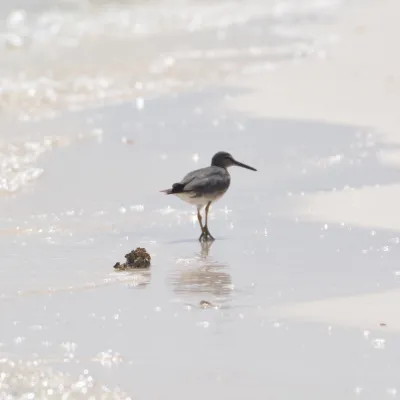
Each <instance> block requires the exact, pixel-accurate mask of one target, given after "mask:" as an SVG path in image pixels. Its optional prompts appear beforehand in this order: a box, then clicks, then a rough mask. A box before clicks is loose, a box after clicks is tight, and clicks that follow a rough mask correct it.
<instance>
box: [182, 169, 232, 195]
mask: <svg viewBox="0 0 400 400" xmlns="http://www.w3.org/2000/svg"><path fill="white" fill-rule="evenodd" d="M180 183H181V184H182V185H184V186H183V188H182V191H183V192H186V193H193V195H194V196H199V195H207V194H215V193H218V192H224V191H225V190H226V189H227V188H228V187H229V183H230V177H229V174H228V173H227V172H226V171H225V170H224V169H222V168H218V167H215V168H213V167H208V168H202V169H200V170H197V171H193V172H190V173H189V174H187V175H186V176H185V177H184V178H183V180H182V181H181V182H180Z"/></svg>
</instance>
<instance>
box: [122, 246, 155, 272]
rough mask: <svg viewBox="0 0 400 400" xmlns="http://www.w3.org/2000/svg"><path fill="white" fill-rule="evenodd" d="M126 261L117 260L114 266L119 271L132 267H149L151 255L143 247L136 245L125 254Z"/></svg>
mask: <svg viewBox="0 0 400 400" xmlns="http://www.w3.org/2000/svg"><path fill="white" fill-rule="evenodd" d="M125 258H126V262H125V263H123V264H121V263H119V262H117V263H116V264H115V265H114V268H115V269H116V270H119V271H124V270H127V269H133V268H135V269H136V268H149V267H150V262H151V256H150V254H149V253H148V252H147V251H146V249H145V248H143V247H138V248H137V249H136V250H132V251H131V252H130V253H128V254H126V255H125Z"/></svg>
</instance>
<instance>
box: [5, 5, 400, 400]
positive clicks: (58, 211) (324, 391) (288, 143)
mask: <svg viewBox="0 0 400 400" xmlns="http://www.w3.org/2000/svg"><path fill="white" fill-rule="evenodd" d="M393 4H394V3H391V2H387V3H386V7H390V6H391V7H395V5H393ZM365 7H367V6H365ZM371 7H372V6H371ZM366 9H367V10H369V8H366ZM348 12H349V13H350V14H349V15H351V12H353V10H350V11H348ZM366 15H370V14H368V13H366ZM349 20H350V17H349ZM340 23H343V24H344V22H343V21H342V22H340V21H339V22H337V24H338V26H337V28H336V29H337V30H338V32H339V33H343V35H344V38H343V41H345V40H347V39H348V40H351V38H349V37H347V36H346V30H343V31H342V32H341V31H340V30H341V29H342V27H341V25H340ZM371 29H372V28H371ZM371 35H372V33H371ZM346 43H347V42H346ZM341 48H343V47H341V46H340V44H337V45H336V46H335V47H334V49H332V50H330V51H332V53H330V54H336V57H337V60H342V58H340V57H344V55H340V51H341V50H340V49H341ZM335 52H336V53H335ZM344 54H345V55H346V57H345V58H346V60H348V58H347V56H348V54H346V53H344ZM268 61H271V60H268ZM356 61H357V60H356V59H353V63H356ZM201 62H204V59H202V61H201ZM348 62H350V61H348ZM303 63H304V64H307V65H308V67H307V68H308V71H310V72H309V74H312V76H313V77H314V84H315V87H319V85H320V84H321V83H322V82H324V80H325V75H323V71H325V70H324V66H325V67H326V68H328V69H330V68H331V67H330V66H331V65H332V64H331V62H330V61H326V62H324V63H322V64H320V63H321V61H316V60H315V59H313V58H312V57H311V59H309V60H306V61H304V62H303ZM239 64H240V65H241V63H239ZM255 64H257V63H255ZM304 64H303V65H304ZM218 65H220V64H218ZM203 67H204V66H203ZM235 68H237V65H236V66H235ZM235 68H234V69H233V72H232V74H234V73H235V71H236V69H235ZM290 68H291V69H289V66H286V64H285V63H283V65H281V66H280V68H277V69H276V70H275V71H274V72H271V71H270V70H269V69H268V68H267V71H264V70H262V71H259V72H257V74H255V75H251V76H250V77H249V76H247V75H246V74H244V75H240V76H237V79H236V80H232V81H229V80H227V81H224V82H223V84H220V85H216V84H215V82H211V83H210V84H209V85H199V86H201V87H199V88H192V89H189V90H187V89H185V90H182V89H180V90H177V91H173V93H164V94H159V95H154V96H152V97H149V98H147V97H145V99H144V106H143V107H138V103H137V100H136V99H132V100H130V101H121V102H119V103H118V104H106V105H104V106H94V107H91V108H89V107H87V108H86V109H84V110H80V111H65V110H63V111H62V112H61V113H59V115H57V116H55V117H54V118H53V119H49V120H38V121H36V122H34V121H30V122H29V123H24V122H16V121H15V120H13V119H6V118H4V119H2V121H1V124H2V126H3V127H7V132H8V134H10V135H11V136H12V137H14V138H15V137H18V138H20V139H21V142H22V143H26V142H24V141H23V139H22V138H24V137H29V140H31V141H33V140H34V141H35V142H34V143H36V147H34V148H33V150H32V146H31V147H29V146H28V147H26V145H23V146H22V147H23V150H24V151H26V152H27V154H28V155H29V156H32V157H33V158H32V159H31V158H30V157H28V159H27V160H26V163H25V164H23V166H24V167H23V171H25V172H26V171H28V170H29V168H34V169H38V170H40V171H42V173H41V174H40V177H37V179H33V180H32V182H31V183H30V184H23V185H21V189H20V190H18V191H16V192H15V193H9V192H5V193H3V195H2V197H1V198H0V200H1V209H0V220H1V223H2V224H1V231H0V248H1V253H2V255H3V259H2V263H1V264H0V275H1V277H2V279H0V293H1V297H0V315H1V319H0V331H1V335H0V362H1V363H2V364H1V370H2V372H5V376H4V379H3V383H0V385H3V386H0V398H1V396H3V393H5V394H4V396H6V395H9V394H11V393H16V394H15V395H14V396H15V398H18V396H22V394H23V393H25V395H26V396H28V397H25V398H33V397H29V393H31V392H32V393H36V396H39V392H38V390H39V387H42V389H43V387H44V382H47V384H48V385H53V386H54V387H55V389H54V390H59V393H57V394H54V393H53V392H52V394H53V395H54V396H53V398H54V397H55V398H61V396H62V395H63V394H65V393H67V392H69V391H71V390H74V391H75V394H73V395H70V396H71V397H70V398H89V396H90V395H93V396H96V398H100V396H101V395H105V393H106V392H107V390H106V389H105V386H106V387H108V388H118V387H119V388H121V390H122V391H123V392H124V393H126V394H124V393H120V392H119V391H118V389H113V392H112V393H108V396H109V398H113V399H115V398H127V397H128V396H129V397H130V398H132V399H134V398H138V399H165V398H169V397H174V398H176V399H183V398H188V397H190V398H191V399H203V398H205V397H207V398H210V399H217V398H220V399H223V398H233V399H247V398H251V399H253V398H254V399H259V398H260V399H264V398H275V399H292V398H299V399H321V398H323V399H332V400H333V399H335V400H336V399H338V398H340V399H352V398H354V397H357V396H358V395H360V396H362V397H363V398H367V399H384V398H391V397H393V396H396V394H397V390H398V389H399V387H398V374H397V368H396V366H397V364H398V353H397V352H398V351H399V349H398V344H397V338H398V329H399V326H398V323H397V322H396V314H395V309H394V310H393V308H395V307H394V306H393V303H394V302H395V301H396V299H397V298H398V296H399V295H398V279H399V274H398V246H399V240H398V226H397V225H396V219H395V218H389V217H387V213H384V212H382V217H380V216H379V214H377V213H373V212H371V211H370V210H371V208H368V209H366V208H364V207H363V206H365V205H368V201H371V197H372V198H375V199H376V202H374V205H376V204H377V203H378V204H380V203H379V201H380V200H379V196H380V193H382V190H386V189H385V188H386V187H396V185H397V182H398V178H397V165H396V163H384V162H382V159H381V157H380V155H381V154H382V152H383V151H386V150H387V149H388V148H389V145H388V142H387V141H385V140H382V139H381V136H378V132H379V133H380V132H381V131H382V130H383V129H384V127H383V125H382V126H378V125H376V124H373V123H372V121H371V120H368V118H367V117H366V118H365V120H362V119H361V118H360V119H357V120H356V119H355V120H352V121H350V120H348V119H346V118H344V117H343V118H340V115H343V114H341V113H340V110H338V111H337V115H333V112H332V111H331V110H332V108H330V107H327V109H326V113H325V114H324V113H323V110H320V113H318V114H317V113H316V115H311V114H310V113H308V112H307V110H308V109H307V108H306V106H305V105H304V104H309V106H308V107H309V109H310V110H311V109H313V108H312V106H311V104H314V105H317V104H318V103H319V101H321V100H320V99H321V98H324V96H325V94H324V96H322V95H320V94H318V92H317V91H315V92H313V91H309V92H307V96H305V95H304V93H305V89H306V88H304V87H301V88H296V90H295V89H293V92H291V91H290V90H289V89H287V90H288V92H290V93H291V96H285V98H284V100H285V101H284V104H283V103H281V104H280V105H276V108H273V104H276V97H273V96H272V94H274V95H275V94H276V92H277V91H278V88H288V87H289V86H290V85H291V83H290V82H295V81H296V82H297V79H296V77H297V78H299V77H301V74H302V68H305V67H302V65H300V66H296V65H295V66H293V65H290ZM319 69H320V70H319ZM316 70H318V71H319V74H317V73H315V74H313V72H315V71H316ZM281 71H286V72H281ZM345 71H347V70H346V69H345ZM341 73H343V71H341V72H338V74H337V75H335V76H337V82H336V83H337V87H338V88H341V86H340V85H339V83H338V82H341V81H343V82H345V80H344V78H343V75H340V74H341ZM271 74H272V75H271ZM350 74H351V70H350ZM178 75H179V74H178ZM270 76H274V78H271V80H269V77H270ZM346 77H347V78H348V76H346ZM285 79H286V83H284V80H285ZM274 85H275V86H274ZM299 85H300V84H299ZM292 87H295V86H292ZM274 88H275V90H274ZM282 90H283V89H282ZM338 90H339V89H338ZM342 90H344V87H343V88H342ZM300 93H303V95H304V96H305V97H307V99H308V101H309V103H304V102H300V101H298V100H299V99H298V98H297V97H296V94H298V95H299V96H300ZM313 96H314V97H313ZM326 96H328V94H326ZM330 96H333V94H332V93H330ZM353 100H354V101H355V102H356V100H357V99H356V98H355V97H353ZM282 101H283V100H282ZM349 101H351V100H349ZM299 104H302V105H303V108H302V109H301V112H300V111H299V112H298V113H296V112H294V111H293V110H296V105H299ZM337 104H338V105H340V104H341V102H340V101H337ZM279 107H280V108H279ZM360 107H361V106H360ZM316 108H317V107H316ZM339 108H340V107H339ZM317 109H318V108H317ZM331 112H332V114H330V113H331ZM10 121H11V122H10ZM17 133H18V135H17ZM35 135H36V137H35ZM2 139H3V140H4V146H6V145H7V140H6V139H7V137H3V136H2ZM38 149H39V150H38ZM393 149H394V147H393V146H391V147H390V150H391V151H392V150H393ZM42 150H43V151H42ZM218 150H226V151H230V152H231V153H232V154H233V155H234V156H235V157H236V158H237V159H239V160H241V161H243V162H245V163H248V164H250V165H252V166H254V167H256V168H257V169H258V172H252V171H247V170H242V169H239V168H232V169H231V171H230V172H231V175H232V185H231V188H230V190H229V192H228V193H227V194H226V196H224V197H223V198H222V199H221V200H220V201H219V202H218V203H216V204H215V205H214V207H213V208H212V214H211V221H210V230H211V232H212V234H213V235H214V236H215V237H216V239H217V240H216V241H215V242H214V243H213V244H212V245H210V246H205V245H201V244H200V243H199V242H198V241H197V237H198V236H199V234H200V232H199V228H198V226H197V221H196V216H195V213H194V210H193V209H191V208H190V206H188V205H186V204H184V203H183V202H181V201H180V200H179V199H176V198H174V197H167V196H164V195H163V194H162V193H159V190H161V189H164V188H166V187H168V186H169V185H170V184H171V183H173V182H174V181H176V180H179V179H180V178H181V177H183V175H184V174H185V173H186V172H187V171H189V170H191V169H194V168H198V167H200V166H204V165H208V164H209V162H210V159H211V157H212V155H213V154H214V153H215V152H216V151H218ZM13 151H14V150H13ZM21 151H22V150H21ZM14 172H15V171H14ZM10 174H11V172H10ZM24 176H25V175H24ZM377 185H379V187H377ZM368 191H370V192H368ZM371 191H372V193H375V194H376V196H375V195H374V194H371ZM394 193H395V194H396V193H397V192H394ZM348 196H357V197H356V199H355V200H354V202H353V203H351V202H349V197H348ZM382 196H383V197H384V198H386V196H385V192H383V194H382ZM324 197H327V198H328V199H327V200H326V203H324ZM321 198H323V199H322V200H320V199H321ZM349 204H350V205H351V204H353V206H352V207H353V209H352V210H349ZM393 204H394V205H395V203H394V202H393ZM324 206H325V208H324ZM378 208H379V209H383V210H385V209H386V210H387V212H389V211H390V212H394V211H395V210H393V209H390V208H389V207H388V205H387V203H385V204H382V205H381V206H378ZM369 214H371V215H369ZM383 216H386V218H387V219H385V218H384V217H383ZM390 223H392V225H390ZM138 246H140V247H145V248H146V249H147V250H148V251H149V252H150V254H151V255H152V264H153V265H152V267H151V269H150V270H149V271H133V272H122V273H117V272H115V271H113V268H112V267H113V265H114V264H115V262H116V261H122V260H123V256H124V254H126V253H127V252H129V251H130V250H132V249H133V248H135V247H138ZM202 301H207V302H210V303H211V305H212V307H208V308H203V307H202V306H201V302H202ZM13 361H14V362H16V363H17V364H16V365H14V366H13V365H12V364H10V363H11V362H13ZM18 362H19V364H18ZM47 367H50V368H51V369H52V370H51V372H48V373H47V374H44V375H42V376H41V377H40V378H39V379H38V380H37V381H35V380H32V379H33V378H34V377H37V376H38V374H39V371H41V369H42V368H47ZM13 373H14V375H13ZM18 373H21V374H22V377H25V379H26V382H25V383H22V382H21V380H20V381H18V382H17V383H15V381H13V379H14V378H15V375H17V374H18ZM66 374H70V375H71V377H72V378H67V377H66ZM80 374H81V378H79V375H80ZM13 377H14V378H13ZM88 377H93V379H94V381H96V382H100V384H99V386H97V387H92V380H91V379H88ZM18 379H20V378H18ZM79 379H80V380H79ZM71 380H72V382H76V381H77V380H79V382H78V384H75V386H73V388H72V389H71V388H70V387H69V386H68V385H69V383H68V382H70V381H71ZM0 382H1V381H0ZM4 382H5V383H6V384H11V386H9V387H5V386H4ZM32 382H34V383H33V384H32ZM60 382H61V383H62V384H63V385H65V388H62V387H61V389H60V386H59V384H60ZM67 387H68V388H67ZM2 390H3V392H2ZM43 390H44V389H43ZM46 390H47V389H46ZM47 395H48V396H49V397H50V394H49V393H47ZM57 396H58V397H57ZM78 396H81V397H78ZM40 398H45V397H44V395H41V397H40Z"/></svg>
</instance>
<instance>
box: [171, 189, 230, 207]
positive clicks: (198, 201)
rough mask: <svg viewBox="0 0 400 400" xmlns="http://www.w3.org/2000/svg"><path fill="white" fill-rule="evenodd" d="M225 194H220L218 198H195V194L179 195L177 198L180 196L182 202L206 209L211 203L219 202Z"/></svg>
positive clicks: (205, 196)
mask: <svg viewBox="0 0 400 400" xmlns="http://www.w3.org/2000/svg"><path fill="white" fill-rule="evenodd" d="M224 194H225V192H221V193H219V194H218V195H217V196H207V195H204V196H199V197H193V194H191V193H177V194H176V196H178V197H179V198H180V199H181V200H183V201H184V202H186V203H189V204H193V205H195V206H201V207H204V206H206V205H207V204H208V203H209V202H210V201H211V202H213V203H214V202H216V201H217V200H219V199H220V198H221V197H222V196H223V195H224Z"/></svg>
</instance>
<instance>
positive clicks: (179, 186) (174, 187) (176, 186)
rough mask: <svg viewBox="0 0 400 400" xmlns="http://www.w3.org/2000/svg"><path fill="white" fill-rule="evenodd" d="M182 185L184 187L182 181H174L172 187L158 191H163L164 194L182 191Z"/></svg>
mask: <svg viewBox="0 0 400 400" xmlns="http://www.w3.org/2000/svg"><path fill="white" fill-rule="evenodd" d="M184 187H185V185H184V184H182V183H174V184H173V185H172V189H164V190H160V192H163V193H165V194H176V193H182V191H183V188H184Z"/></svg>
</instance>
